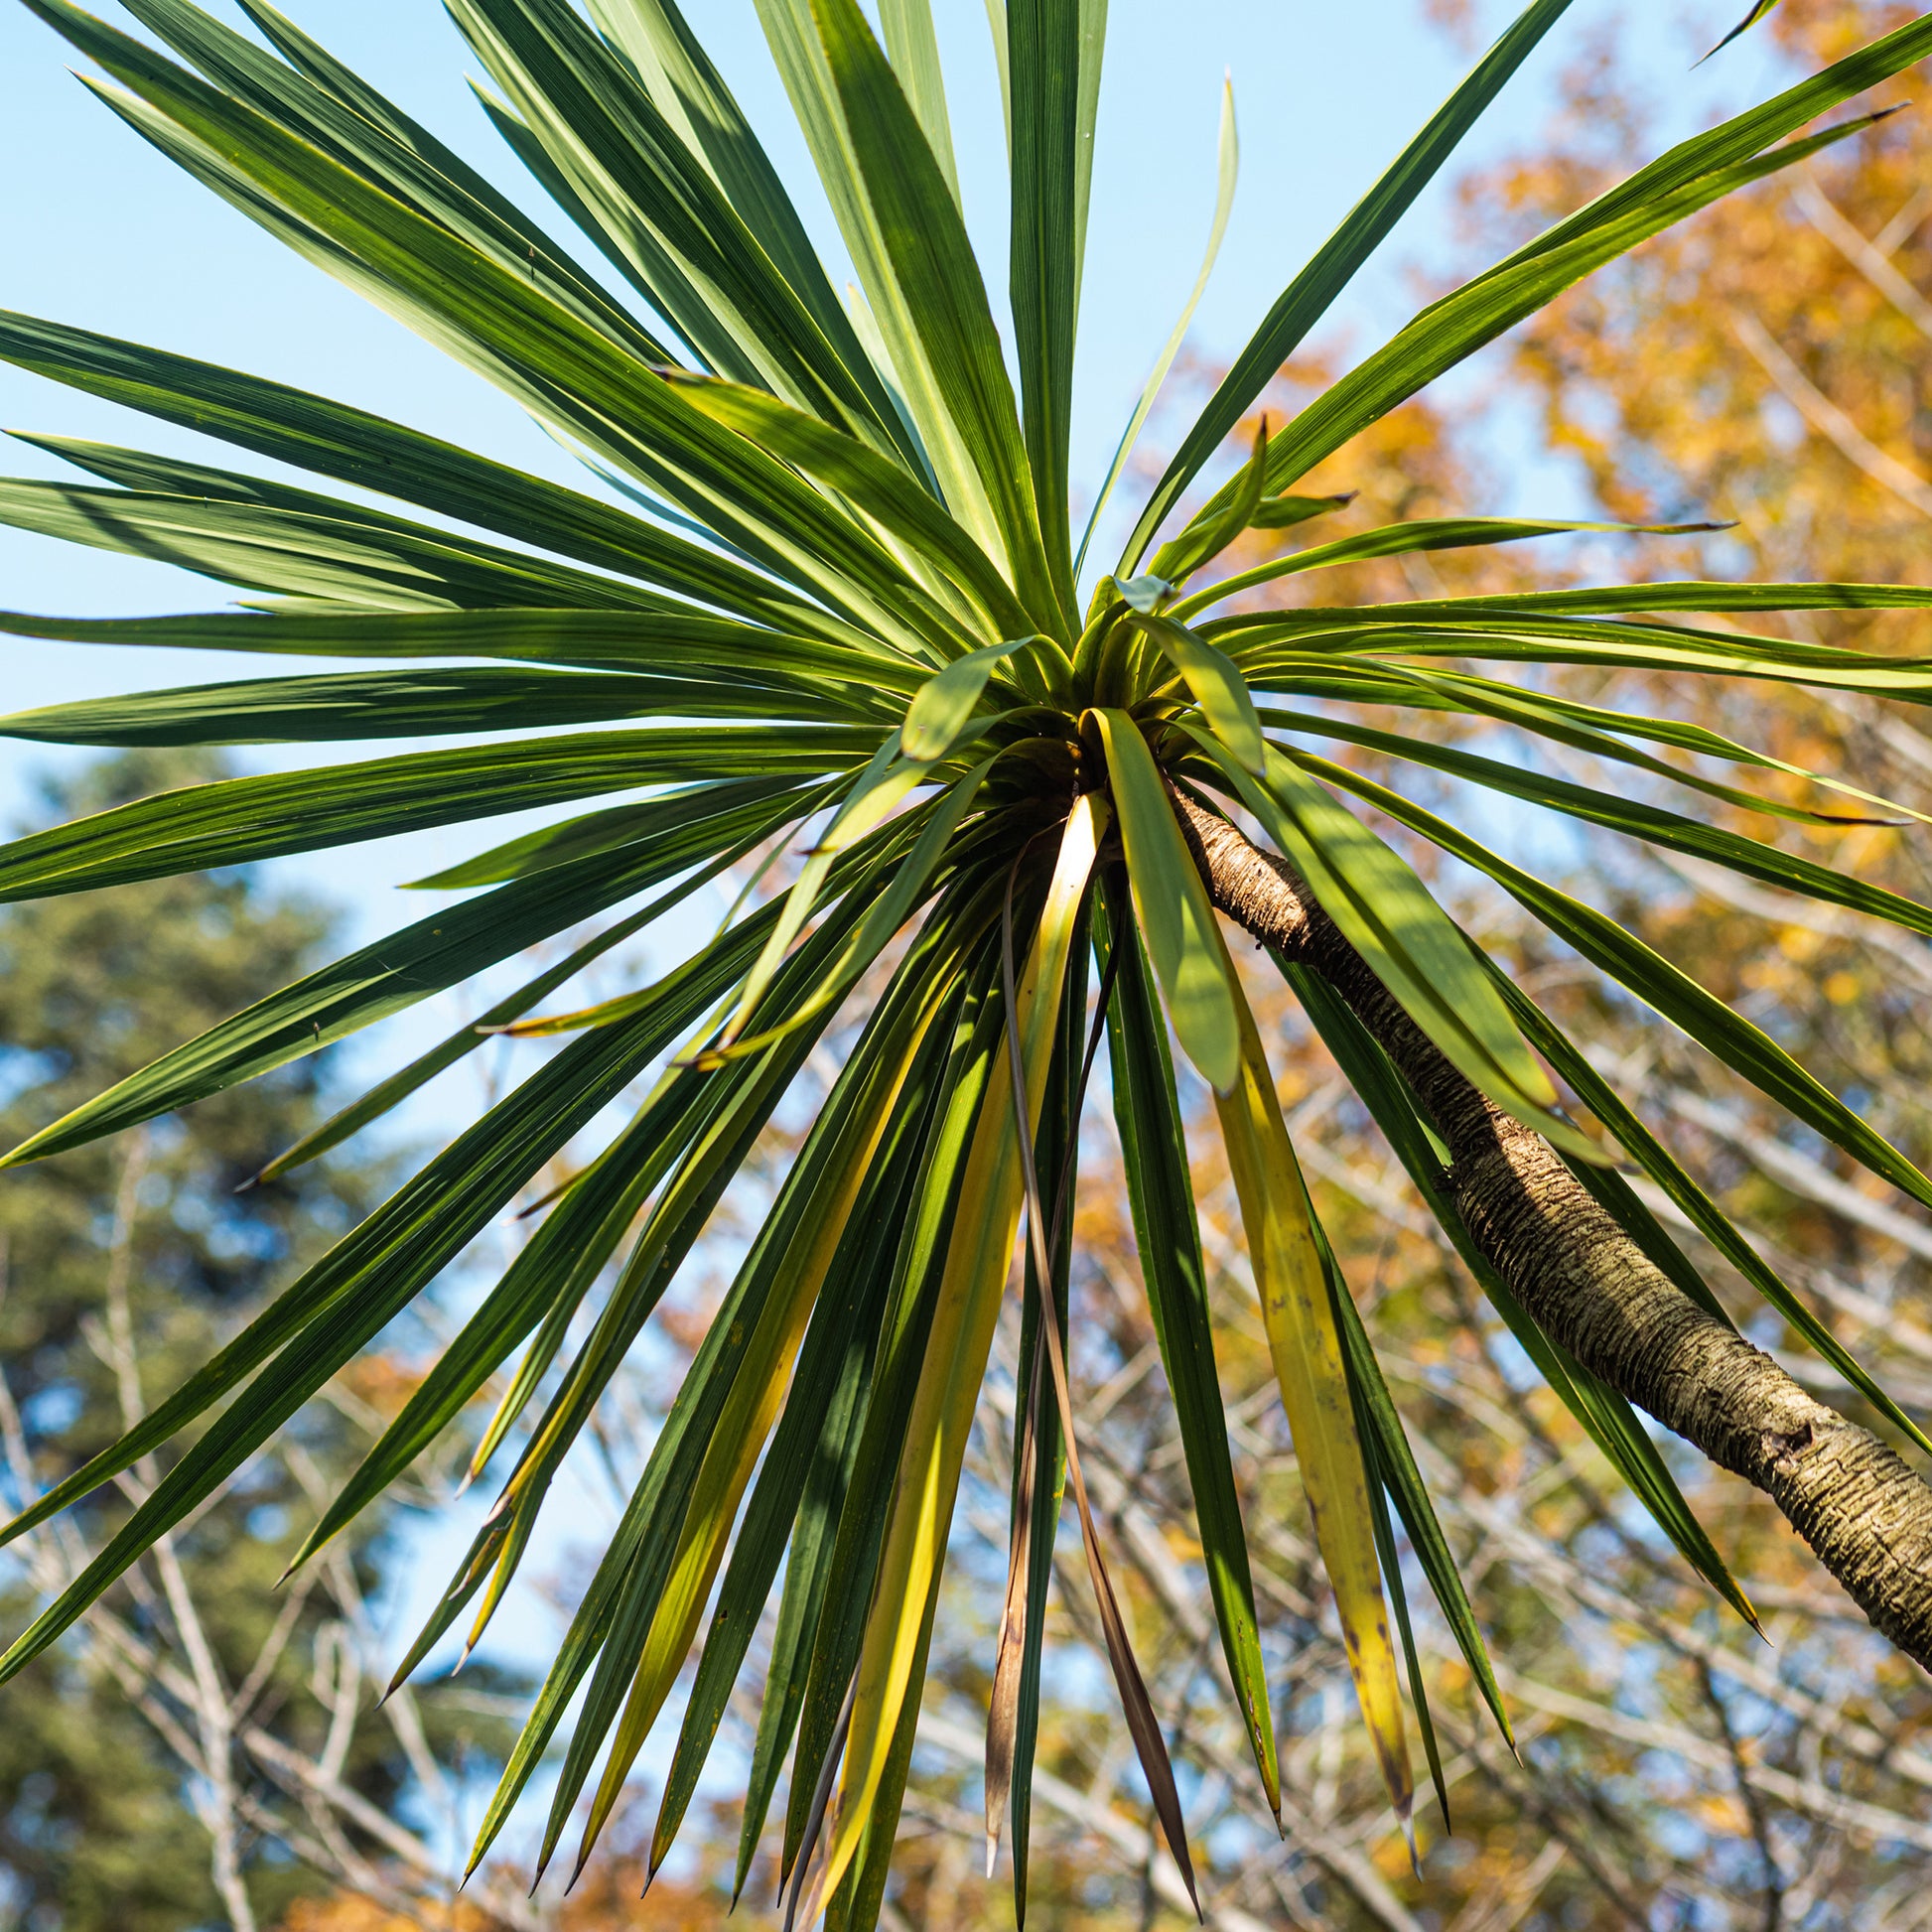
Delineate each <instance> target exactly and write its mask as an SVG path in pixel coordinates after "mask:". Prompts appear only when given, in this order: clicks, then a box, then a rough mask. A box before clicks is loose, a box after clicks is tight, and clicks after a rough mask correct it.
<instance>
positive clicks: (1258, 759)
mask: <svg viewBox="0 0 1932 1932" xmlns="http://www.w3.org/2000/svg"><path fill="white" fill-rule="evenodd" d="M1133 622H1134V623H1135V625H1136V626H1137V627H1138V628H1139V629H1141V630H1142V631H1144V632H1146V634H1147V635H1148V636H1149V637H1151V638H1152V639H1153V640H1154V642H1155V643H1156V644H1158V645H1159V646H1160V648H1161V651H1162V654H1163V655H1164V656H1165V657H1166V658H1167V659H1168V661H1169V662H1170V663H1171V664H1173V667H1174V669H1175V670H1176V671H1178V672H1179V673H1180V675H1181V676H1182V677H1183V678H1185V679H1186V681H1187V688H1188V689H1189V690H1190V691H1191V692H1192V693H1193V694H1194V702H1195V703H1196V704H1198V705H1199V706H1200V708H1201V715H1202V716H1203V717H1204V718H1205V719H1206V720H1207V722H1208V725H1209V726H1210V728H1211V729H1212V730H1213V733H1214V735H1215V737H1217V738H1218V739H1219V740H1220V741H1221V743H1222V744H1223V745H1225V746H1226V747H1227V748H1228V750H1229V751H1230V752H1232V753H1233V754H1234V756H1235V757H1236V758H1237V759H1240V760H1241V762H1242V763H1243V764H1244V765H1246V766H1247V768H1248V769H1249V770H1250V771H1252V772H1254V773H1256V774H1257V775H1259V774H1261V773H1262V772H1263V771H1264V770H1265V769H1266V768H1267V752H1266V748H1265V747H1264V746H1263V744H1262V739H1261V720H1260V718H1259V717H1257V716H1256V714H1255V701H1254V698H1253V697H1252V696H1251V695H1250V693H1249V690H1248V687H1247V684H1246V683H1245V682H1244V681H1243V679H1242V676H1241V673H1240V672H1239V671H1238V670H1236V669H1235V667H1234V665H1233V663H1232V661H1231V660H1230V659H1229V658H1227V657H1226V656H1225V655H1224V654H1223V653H1222V652H1220V651H1218V650H1216V649H1215V647H1214V646H1213V645H1212V644H1210V643H1209V642H1208V641H1207V640H1206V639H1205V638H1204V637H1201V636H1199V635H1198V634H1197V633H1196V632H1194V631H1192V630H1189V629H1188V628H1187V626H1186V625H1185V624H1183V623H1176V622H1175V621H1173V619H1172V618H1166V617H1159V616H1154V615H1151V614H1146V613H1142V612H1139V611H1136V612H1135V613H1134V614H1133Z"/></svg>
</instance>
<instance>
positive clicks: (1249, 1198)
mask: <svg viewBox="0 0 1932 1932" xmlns="http://www.w3.org/2000/svg"><path fill="white" fill-rule="evenodd" d="M1231 977H1232V975H1231V974H1230V978H1231ZM1235 1006H1236V1009H1237V1013H1238V1019H1239V1023H1240V1031H1241V1071H1240V1077H1239V1078H1238V1079H1237V1081H1236V1082H1235V1085H1234V1087H1233V1090H1232V1091H1231V1092H1229V1093H1228V1094H1227V1095H1225V1096H1222V1095H1218V1094H1217V1095H1216V1096H1215V1106H1216V1107H1217V1109H1218V1110H1219V1113H1220V1118H1221V1138H1222V1140H1223V1142H1224V1143H1225V1144H1226V1147H1227V1156H1228V1167H1229V1169H1230V1170H1231V1171H1232V1173H1233V1175H1234V1190H1235V1193H1236V1194H1237V1195H1238V1196H1239V1198H1240V1202H1241V1218H1242V1220H1243V1222H1244V1223H1245V1225H1246V1228H1247V1234H1248V1258H1249V1261H1250V1263H1251V1265H1252V1266H1253V1269H1254V1276H1255V1288H1256V1290H1257V1292H1258V1293H1259V1294H1260V1297H1261V1315H1262V1323H1263V1326H1264V1327H1265V1328H1266V1329H1267V1332H1268V1352H1269V1354H1270V1355H1271V1356H1272V1357H1273V1359H1274V1363H1275V1379H1276V1380H1277V1381H1278V1382H1279V1383H1280V1384H1281V1391H1282V1406H1283V1407H1284V1408H1285V1409H1286V1410H1287V1411H1288V1426H1289V1430H1290V1432H1291V1433H1292V1435H1293V1436H1294V1438H1295V1454H1296V1459H1297V1461H1298V1462H1299V1463H1300V1464H1301V1469H1302V1484H1303V1487H1304V1488H1305V1489H1306V1490H1307V1491H1308V1498H1309V1510H1310V1513H1311V1515H1312V1516H1313V1518H1314V1537H1315V1544H1316V1547H1317V1548H1318V1549H1319V1550H1320V1552H1321V1563H1322V1567H1323V1568H1324V1569H1325V1570H1326V1571H1327V1573H1328V1582H1329V1585H1330V1586H1331V1587H1332V1588H1333V1590H1334V1592H1335V1610H1336V1613H1337V1615H1338V1616H1339V1618H1340V1621H1341V1633H1342V1640H1343V1643H1344V1644H1345V1645H1346V1647H1347V1651H1348V1668H1349V1671H1350V1673H1351V1674H1352V1675H1353V1677H1354V1680H1355V1694H1356V1697H1357V1698H1358V1699H1359V1700H1360V1702H1361V1707H1362V1717H1363V1719H1364V1721H1365V1722H1366V1724H1367V1725H1368V1734H1369V1741H1370V1742H1371V1743H1372V1744H1373V1745H1374V1747H1375V1755H1376V1758H1377V1760H1378V1761H1379V1762H1380V1764H1381V1767H1382V1776H1383V1780H1384V1781H1385V1782H1386V1783H1387V1785H1388V1787H1389V1796H1390V1797H1391V1798H1392V1799H1393V1800H1394V1802H1395V1808H1396V1813H1397V1815H1398V1816H1399V1817H1400V1818H1401V1820H1402V1823H1403V1828H1404V1830H1405V1831H1407V1829H1408V1824H1409V1815H1410V1808H1411V1802H1412V1799H1413V1796H1414V1785H1413V1783H1412V1780H1411V1777H1410V1771H1409V1746H1408V1743H1407V1740H1406V1738H1405V1736H1404V1733H1403V1721H1402V1694H1401V1691H1400V1689H1399V1687H1398V1683H1397V1678H1396V1657H1395V1647H1394V1645H1393V1644H1392V1643H1391V1642H1390V1639H1389V1618H1388V1606H1387V1604H1386V1602H1385V1601H1384V1598H1383V1595H1382V1570H1381V1565H1380V1564H1379V1563H1378V1562H1377V1561H1376V1555H1375V1531H1374V1525H1373V1520H1372V1518H1371V1516H1370V1514H1369V1502H1368V1476H1367V1473H1366V1471H1365V1469H1364V1468H1363V1464H1362V1446H1361V1442H1360V1440H1359V1438H1358V1437H1357V1435H1356V1433H1355V1412H1354V1409H1353V1407H1352V1405H1351V1404H1350V1402H1349V1397H1348V1380H1347V1375H1346V1373H1345V1371H1344V1370H1343V1367H1342V1359H1341V1337H1340V1336H1339V1335H1338V1334H1337V1333H1336V1331H1335V1316H1334V1310H1333V1308H1332V1307H1331V1306H1330V1304H1329V1301H1328V1286H1327V1280H1326V1278H1325V1276H1324V1274H1323V1272H1322V1267H1321V1255H1320V1251H1319V1249H1318V1248H1317V1247H1316V1246H1315V1239H1314V1227H1313V1222H1312V1219H1311V1213H1310V1208H1309V1196H1308V1188H1307V1186H1306V1184H1305V1183H1304V1181H1303V1179H1302V1170H1301V1167H1300V1165H1299V1164H1298V1163H1297V1161H1296V1159H1295V1150H1294V1148H1293V1147H1292V1146H1291V1145H1290V1143H1289V1138H1288V1127H1287V1124H1286V1123H1285V1122H1284V1121H1283V1119H1282V1109H1281V1102H1280V1101H1279V1100H1278V1099H1277V1098H1276V1095H1275V1083H1274V1079H1273V1077H1272V1075H1271V1074H1270V1073H1269V1070H1268V1058H1267V1055H1266V1054H1265V1053H1264V1052H1263V1051H1262V1045H1261V1035H1260V1033H1259V1032H1258V1031H1257V1030H1256V1027H1255V1019H1254V1014H1253V1013H1252V1011H1250V1009H1249V1006H1248V1002H1247V999H1246V998H1245V996H1243V995H1242V994H1241V993H1240V992H1239V991H1238V989H1237V991H1236V994H1235Z"/></svg>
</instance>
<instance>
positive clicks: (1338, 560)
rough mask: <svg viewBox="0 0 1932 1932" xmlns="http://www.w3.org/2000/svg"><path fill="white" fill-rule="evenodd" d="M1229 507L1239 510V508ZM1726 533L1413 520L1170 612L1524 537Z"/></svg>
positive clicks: (1230, 583) (1297, 556)
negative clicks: (1311, 573)
mask: <svg viewBox="0 0 1932 1932" xmlns="http://www.w3.org/2000/svg"><path fill="white" fill-rule="evenodd" d="M1277 500H1279V499H1277ZM1305 500H1306V499H1305ZM1314 500H1320V499H1314ZM1233 507H1236V508H1238V507H1239V504H1238V503H1237V504H1235V505H1234V506H1233ZM1298 520H1299V519H1298ZM1253 521H1254V516H1253V513H1252V512H1250V514H1249V515H1248V517H1247V518H1245V519H1244V521H1243V524H1242V527H1243V528H1244V529H1245V528H1247V527H1249V525H1251V524H1252V523H1253ZM1729 527H1730V525H1728V524H1725V523H1552V522H1547V521H1539V520H1532V519H1527V518H1523V517H1513V516H1430V517H1418V518H1416V519H1415V520H1414V521H1413V522H1409V523H1385V524H1384V525H1383V526H1382V527H1381V528H1380V529H1379V530H1365V531H1363V532H1362V534H1361V535H1360V536H1353V537H1338V538H1337V539H1336V540H1335V541H1334V542H1333V543H1319V544H1314V545H1311V547H1310V548H1309V549H1307V550H1293V551H1290V552H1289V554H1288V555H1287V556H1285V557H1275V558H1272V559H1271V560H1270V561H1269V562H1267V563H1265V564H1257V565H1255V567H1254V568H1253V569H1252V570H1244V571H1241V572H1240V573H1238V574H1237V575H1236V576H1233V577H1223V578H1222V579H1220V581H1219V582H1217V583H1213V584H1209V585H1208V586H1207V587H1206V588H1205V589H1203V590H1200V591H1197V592H1195V593H1194V595H1193V596H1191V597H1188V598H1184V599H1182V600H1181V602H1180V603H1178V604H1176V605H1175V606H1174V607H1173V616H1174V617H1175V618H1176V619H1180V620H1183V621H1184V620H1185V619H1187V618H1189V617H1191V616H1192V615H1193V614H1194V613H1195V612H1196V611H1201V610H1205V609H1206V608H1207V606H1208V605H1210V604H1218V603H1220V602H1221V600H1222V599H1223V598H1229V597H1233V596H1234V595H1236V593H1237V592H1240V591H1249V590H1253V589H1254V588H1255V587H1256V586H1257V585H1260V584H1270V583H1273V582H1274V581H1275V580H1276V579H1277V578H1280V577H1292V576H1296V575H1298V574H1299V573H1301V572H1303V571H1307V570H1329V569H1333V568H1335V567H1336V566H1338V565H1341V564H1358V563H1367V562H1369V561H1371V560H1372V559H1374V558H1377V557H1406V556H1410V555H1413V554H1414V553H1415V552H1417V551H1423V550H1466V549H1469V548H1470V547H1472V546H1475V545H1479V544H1491V543H1520V542H1522V541H1523V540H1524V539H1525V538H1527V537H1549V536H1566V535H1574V534H1576V533H1578V532H1581V531H1596V532H1602V533H1607V534H1613V535H1617V536H1696V535H1701V534H1703V533H1705V532H1708V531H1711V530H1724V529H1728V528H1729ZM1218 547H1219V546H1217V548H1218ZM1209 554H1210V555H1212V554H1213V553H1212V552H1210V553H1209ZM1155 569H1156V571H1157V572H1158V573H1159V574H1160V575H1161V576H1164V577H1165V576H1169V575H1176V574H1177V573H1173V572H1168V571H1162V570H1161V569H1160V563H1159V560H1158V559H1157V560H1156V563H1155Z"/></svg>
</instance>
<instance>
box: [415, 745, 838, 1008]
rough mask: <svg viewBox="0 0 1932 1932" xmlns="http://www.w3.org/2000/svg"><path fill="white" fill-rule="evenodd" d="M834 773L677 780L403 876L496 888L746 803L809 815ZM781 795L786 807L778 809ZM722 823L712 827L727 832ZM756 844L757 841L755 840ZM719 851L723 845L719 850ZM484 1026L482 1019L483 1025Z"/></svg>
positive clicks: (829, 789)
mask: <svg viewBox="0 0 1932 1932" xmlns="http://www.w3.org/2000/svg"><path fill="white" fill-rule="evenodd" d="M842 783H843V780H842V779H838V778H833V779H829V780H828V781H827V782H826V783H825V784H823V785H790V784H787V783H786V782H785V781H784V780H782V779H771V778H725V779H720V780H717V781H715V782H713V783H710V784H702V783H701V784H695V785H675V786H671V787H669V788H667V789H666V790H663V791H660V792H657V793H655V794H654V795H653V796H651V797H649V798H646V799H643V800H642V801H640V802H639V803H637V804H635V805H606V806H605V807H604V808H603V809H602V810H600V811H595V812H585V813H583V814H582V815H581V816H580V817H577V818H566V819H563V820H561V821H559V822H558V823H557V824H554V825H545V826H540V827H539V828H538V829H537V830H536V831H534V832H525V833H524V834H523V835H522V836H521V837H520V838H514V839H505V840H504V842H503V843H502V844H501V845H493V846H491V847H490V848H489V849H488V850H487V851H484V852H480V853H478V854H477V855H476V857H475V858H473V859H459V860H458V861H457V863H456V864H455V865H453V866H445V867H444V868H443V869H442V871H440V872H433V873H427V874H425V875H424V877H422V878H421V879H411V880H408V881H407V882H405V884H404V886H403V889H402V890H403V891H405V892H411V893H457V892H465V891H467V890H468V889H469V888H471V887H473V886H495V885H500V884H502V883H503V882H504V881H506V880H511V879H527V878H529V877H531V876H532V875H533V874H535V873H540V872H548V871H549V870H550V869H551V868H552V867H553V866H564V865H570V864H573V863H574V862H575V861H577V860H579V859H588V858H590V857H592V856H593V855H594V854H596V853H600V852H618V851H621V850H622V849H623V848H625V847H626V846H631V845H642V844H644V843H646V842H648V841H651V840H654V839H660V838H665V837H668V836H670V835H671V834H673V833H676V832H679V831H681V830H682V829H683V828H685V827H687V826H691V825H698V824H704V823H706V822H707V821H709V820H711V819H714V818H718V817H720V816H722V815H724V814H726V813H730V812H735V811H737V810H739V809H740V808H741V807H749V806H751V805H753V804H756V803H759V801H762V800H770V801H771V805H772V810H771V812H770V813H769V814H768V815H766V816H763V817H760V818H759V819H757V820H756V821H753V822H756V823H758V824H759V825H761V826H764V827H766V828H770V827H774V826H777V825H780V824H783V823H784V821H785V820H786V819H788V818H791V819H802V818H809V817H810V816H811V814H812V813H813V812H814V811H816V810H817V809H818V808H819V807H820V806H822V805H823V804H824V803H825V802H826V800H827V798H828V797H829V796H831V795H832V794H833V793H834V792H835V791H837V790H838V789H839V787H840V786H841V785H842ZM780 796H782V798H783V800H784V804H785V806H786V807H787V808H788V809H787V810H785V811H784V812H783V813H779V812H778V810H777V800H778V798H779V797H780ZM724 829H725V828H724V827H714V830H718V831H722V830H724ZM754 843H756V841H754ZM720 849H722V847H721V848H720ZM479 1024H482V1023H479Z"/></svg>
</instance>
